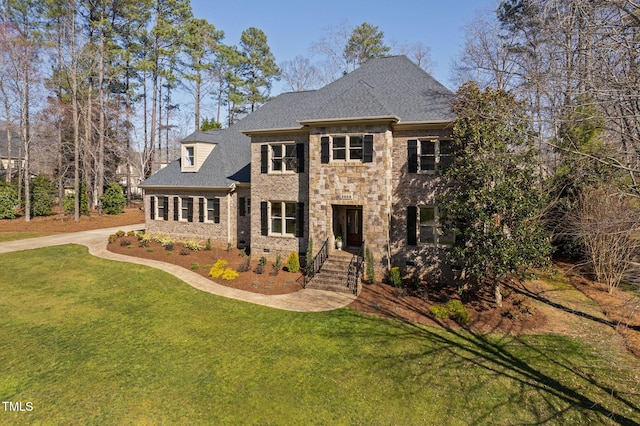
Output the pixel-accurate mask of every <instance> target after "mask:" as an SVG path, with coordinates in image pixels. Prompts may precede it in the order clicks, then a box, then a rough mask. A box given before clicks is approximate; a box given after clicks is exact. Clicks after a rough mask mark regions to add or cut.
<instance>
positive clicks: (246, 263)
mask: <svg viewBox="0 0 640 426" xmlns="http://www.w3.org/2000/svg"><path fill="white" fill-rule="evenodd" d="M250 269H251V256H247V257H245V258H244V260H243V261H242V263H241V264H240V266H238V272H248V271H249V270H250Z"/></svg>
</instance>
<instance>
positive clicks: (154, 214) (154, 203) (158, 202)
mask: <svg viewBox="0 0 640 426" xmlns="http://www.w3.org/2000/svg"><path fill="white" fill-rule="evenodd" d="M150 202H151V220H168V219H169V197H158V196H151V198H150Z"/></svg>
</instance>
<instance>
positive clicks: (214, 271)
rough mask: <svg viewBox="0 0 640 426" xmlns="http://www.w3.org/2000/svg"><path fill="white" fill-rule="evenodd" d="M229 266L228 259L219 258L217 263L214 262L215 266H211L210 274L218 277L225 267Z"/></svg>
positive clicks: (212, 276)
mask: <svg viewBox="0 0 640 426" xmlns="http://www.w3.org/2000/svg"><path fill="white" fill-rule="evenodd" d="M226 267H227V261H226V260H222V259H220V260H218V261H217V262H216V263H214V264H213V266H212V267H211V270H210V271H209V276H210V277H211V278H218V277H220V275H222V273H223V272H224V269H225V268H226Z"/></svg>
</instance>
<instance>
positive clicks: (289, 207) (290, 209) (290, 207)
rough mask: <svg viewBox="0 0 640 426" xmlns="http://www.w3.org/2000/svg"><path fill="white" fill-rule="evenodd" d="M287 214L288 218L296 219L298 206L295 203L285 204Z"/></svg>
mask: <svg viewBox="0 0 640 426" xmlns="http://www.w3.org/2000/svg"><path fill="white" fill-rule="evenodd" d="M285 214H286V215H287V217H291V218H295V217H296V204H295V203H286V204H285Z"/></svg>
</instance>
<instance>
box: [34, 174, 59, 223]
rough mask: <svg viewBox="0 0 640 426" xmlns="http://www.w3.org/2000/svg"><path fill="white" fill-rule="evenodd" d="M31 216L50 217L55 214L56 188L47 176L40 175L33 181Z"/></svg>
mask: <svg viewBox="0 0 640 426" xmlns="http://www.w3.org/2000/svg"><path fill="white" fill-rule="evenodd" d="M31 184H32V188H31V197H30V198H31V215H32V216H48V215H50V214H52V213H53V210H52V208H53V204H54V200H55V196H56V188H55V186H54V185H53V182H51V181H50V180H49V178H48V177H47V176H45V175H38V176H37V177H36V178H35V179H33V180H32V181H31Z"/></svg>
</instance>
